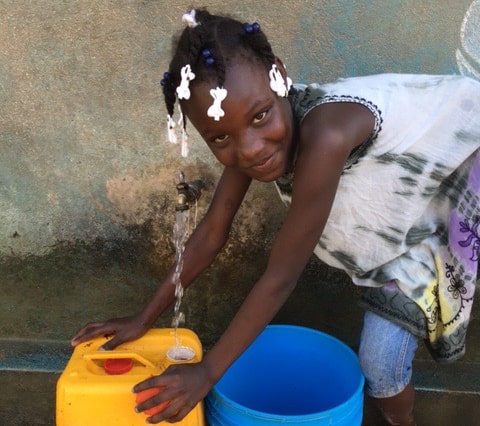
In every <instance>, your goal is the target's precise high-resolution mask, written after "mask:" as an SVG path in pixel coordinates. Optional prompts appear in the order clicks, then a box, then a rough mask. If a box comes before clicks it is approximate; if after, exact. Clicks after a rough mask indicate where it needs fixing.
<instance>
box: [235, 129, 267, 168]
mask: <svg viewBox="0 0 480 426" xmlns="http://www.w3.org/2000/svg"><path fill="white" fill-rule="evenodd" d="M264 145H265V144H264V141H263V139H262V138H261V137H259V135H256V134H254V133H251V132H249V133H247V134H245V135H243V136H242V137H241V138H239V140H238V145H237V156H238V158H239V160H241V161H243V162H248V163H255V160H258V159H259V157H261V154H262V152H263V149H264Z"/></svg>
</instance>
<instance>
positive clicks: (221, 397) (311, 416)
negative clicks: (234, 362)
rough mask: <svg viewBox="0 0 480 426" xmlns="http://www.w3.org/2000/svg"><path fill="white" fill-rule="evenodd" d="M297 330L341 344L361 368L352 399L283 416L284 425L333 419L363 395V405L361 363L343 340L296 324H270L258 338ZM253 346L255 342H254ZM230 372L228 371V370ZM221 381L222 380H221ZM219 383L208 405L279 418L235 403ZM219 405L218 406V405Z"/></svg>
mask: <svg viewBox="0 0 480 426" xmlns="http://www.w3.org/2000/svg"><path fill="white" fill-rule="evenodd" d="M287 329H290V330H297V331H301V332H303V333H310V334H316V335H321V336H322V338H326V339H329V340H331V341H334V342H335V343H338V344H340V346H341V347H342V349H344V350H345V351H346V352H347V353H349V356H351V357H352V359H354V360H355V361H356V363H357V364H358V368H359V373H360V374H359V381H358V384H357V386H356V388H355V391H354V392H353V393H352V394H351V396H350V398H349V399H348V400H346V401H344V402H342V403H341V404H338V405H336V406H335V407H332V408H330V409H328V410H325V411H321V412H313V413H307V414H282V415H281V416H282V419H283V421H282V422H283V423H290V422H292V421H296V422H299V421H300V422H301V421H302V420H304V421H305V422H308V421H312V420H320V419H326V418H328V417H332V416H334V415H335V413H337V412H339V411H340V412H345V408H346V406H349V405H351V403H352V401H355V400H357V399H359V397H360V394H362V403H363V388H364V385H365V377H364V375H363V372H362V369H361V367H360V363H359V361H358V357H357V355H356V354H355V352H354V351H353V349H352V348H350V347H349V346H348V345H346V344H345V343H343V342H342V341H341V340H339V339H337V338H336V337H334V336H331V335H330V334H327V333H324V332H323V331H320V330H316V329H314V328H310V327H305V326H300V325H294V324H269V325H267V326H266V327H265V329H264V330H263V331H262V332H261V333H260V334H259V335H258V336H257V338H258V337H260V335H262V334H263V333H265V332H269V331H279V330H287ZM252 345H253V342H252ZM227 371H228V370H227ZM220 381H221V379H220ZM220 381H219V382H217V384H215V385H214V386H213V388H212V390H211V391H210V392H209V393H208V395H207V397H206V400H207V403H209V404H214V405H215V401H222V404H224V405H227V406H229V407H230V408H232V409H233V410H234V411H236V412H238V413H246V412H248V413H249V414H251V415H254V416H255V417H257V418H259V419H266V420H268V419H273V418H274V417H278V416H279V415H276V414H273V413H265V412H263V411H258V410H255V409H252V408H249V407H246V406H245V405H242V404H239V403H238V402H235V401H233V400H232V399H230V398H228V397H227V396H226V395H225V394H224V393H223V392H222V391H220V390H219V389H218V384H219V383H220ZM217 405H218V404H217ZM353 409H355V407H352V410H353Z"/></svg>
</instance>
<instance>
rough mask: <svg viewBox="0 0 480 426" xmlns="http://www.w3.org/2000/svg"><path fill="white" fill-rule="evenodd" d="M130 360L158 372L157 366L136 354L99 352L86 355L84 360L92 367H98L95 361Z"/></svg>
mask: <svg viewBox="0 0 480 426" xmlns="http://www.w3.org/2000/svg"><path fill="white" fill-rule="evenodd" d="M125 358H130V359H132V360H133V361H136V362H138V363H139V364H142V365H143V366H144V367H148V368H151V369H154V370H158V368H157V367H155V365H153V364H152V363H151V362H150V361H149V360H148V359H146V358H144V357H143V356H142V355H139V354H137V353H135V352H120V351H98V352H92V353H89V354H84V355H83V359H84V360H85V362H86V363H87V364H90V366H92V367H98V366H97V365H96V364H95V361H104V360H107V359H125Z"/></svg>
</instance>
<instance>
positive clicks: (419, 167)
mask: <svg viewBox="0 0 480 426" xmlns="http://www.w3.org/2000/svg"><path fill="white" fill-rule="evenodd" d="M326 102H356V103H360V104H362V105H364V106H365V107H366V108H369V110H370V111H371V112H372V114H373V115H374V117H375V123H376V124H375V128H374V130H373V132H372V136H371V138H370V139H369V141H367V142H365V143H364V144H363V145H362V146H360V147H359V148H358V149H356V150H354V152H352V154H351V156H350V158H349V160H348V162H347V164H346V165H345V169H344V172H343V175H342V177H341V180H340V183H339V187H338V191H337V194H336V198H335V201H334V204H333V207H332V210H331V213H330V216H329V219H328V222H327V224H326V227H325V230H324V232H323V235H322V237H321V239H320V241H319V243H318V245H317V247H316V248H315V254H316V255H317V256H318V257H319V258H320V259H321V260H322V261H324V262H325V263H327V264H328V265H330V266H333V267H336V268H340V269H342V270H344V271H346V272H347V273H348V274H349V275H350V277H351V278H352V280H353V282H354V283H355V284H357V285H360V286H365V287H368V290H367V291H366V292H365V293H364V296H363V297H362V302H361V304H362V305H363V306H364V307H366V308H367V309H370V310H372V311H374V312H376V313H378V314H381V315H383V316H385V317H386V318H388V319H390V320H392V321H394V322H396V323H399V324H401V325H402V326H404V327H406V328H407V329H408V330H410V331H412V332H413V333H414V334H416V335H418V336H421V337H424V338H426V339H427V341H428V342H429V344H430V348H431V350H432V355H433V356H434V357H435V359H437V360H440V361H451V360H454V359H457V358H459V357H461V356H462V355H463V354H464V351H465V335H466V329H467V325H468V321H469V317H470V312H471V307H472V303H473V295H474V291H475V282H476V279H477V268H478V250H479V247H480V230H479V229H478V225H479V224H480V198H479V196H480V155H479V153H480V151H479V148H480V83H479V82H478V81H476V80H473V79H469V78H466V77H462V76H454V75H452V76H430V75H404V74H380V75H374V76H368V77H356V78H350V79H341V80H338V81H337V82H335V83H332V84H325V85H318V84H312V85H309V86H305V85H295V87H294V88H293V89H292V92H291V103H292V109H293V112H294V117H295V120H296V125H297V126H298V125H299V124H300V123H301V121H302V119H303V118H304V117H305V115H306V114H308V112H309V111H310V110H311V109H312V108H315V107H316V106H318V105H320V104H323V103H326ZM293 179H294V175H293V174H292V175H289V176H284V177H282V178H280V179H278V180H277V182H276V186H277V189H278V192H279V194H280V197H281V198H282V200H283V201H284V202H285V203H286V204H287V205H289V204H290V202H291V184H292V182H293Z"/></svg>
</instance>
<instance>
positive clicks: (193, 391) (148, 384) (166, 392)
mask: <svg viewBox="0 0 480 426" xmlns="http://www.w3.org/2000/svg"><path fill="white" fill-rule="evenodd" d="M212 386H213V382H212V381H211V380H210V379H209V375H208V371H207V368H206V367H205V365H204V364H203V363H202V362H200V363H197V364H178V365H172V366H170V367H168V368H167V370H166V371H165V372H164V373H162V374H161V375H160V376H154V377H151V378H149V379H147V380H144V381H143V382H140V383H138V384H137V385H135V387H134V388H133V392H135V393H138V392H141V391H144V390H146V389H151V388H159V389H161V392H160V393H158V394H157V395H154V396H152V397H151V398H149V399H147V400H145V401H144V402H142V403H141V404H138V405H137V406H136V407H135V410H136V411H137V412H142V411H145V410H149V409H151V408H153V407H155V406H157V405H160V404H162V403H164V402H166V401H168V405H167V406H166V407H165V408H164V409H163V410H162V411H161V412H159V413H158V414H154V415H153V416H151V417H148V418H147V422H148V423H159V422H161V421H167V422H169V423H175V422H178V421H180V420H182V419H183V418H184V417H185V416H186V415H187V414H188V413H189V412H190V411H191V410H192V409H193V408H194V407H195V406H196V405H197V403H198V402H199V401H201V400H202V399H203V398H204V397H205V396H206V395H207V393H208V392H209V391H210V389H211V388H212Z"/></svg>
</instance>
